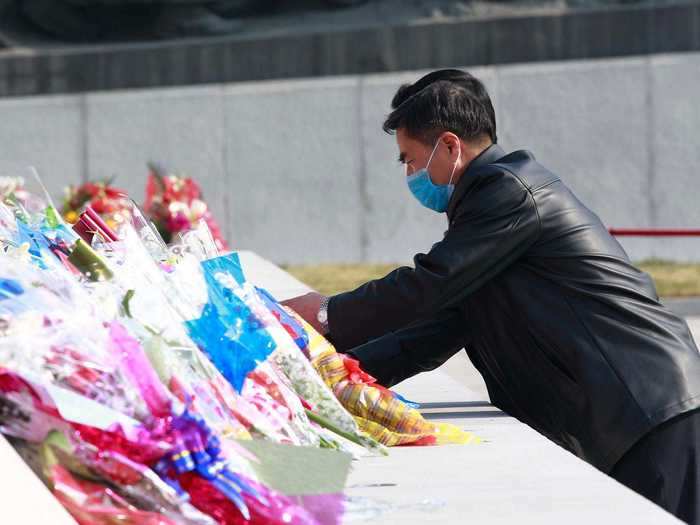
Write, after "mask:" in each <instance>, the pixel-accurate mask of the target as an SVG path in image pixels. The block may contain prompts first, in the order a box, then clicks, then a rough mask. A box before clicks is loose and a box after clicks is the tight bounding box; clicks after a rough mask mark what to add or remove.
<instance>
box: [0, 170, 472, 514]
mask: <svg viewBox="0 0 700 525" xmlns="http://www.w3.org/2000/svg"><path fill="white" fill-rule="evenodd" d="M153 177H154V179H153V181H152V182H153V184H160V183H162V188H161V189H162V191H161V190H157V191H156V190H154V191H153V192H152V195H151V197H152V198H151V199H150V201H149V206H147V207H146V208H147V210H150V212H151V213H155V214H156V216H158V217H161V219H163V220H166V219H167V218H168V217H170V218H172V216H173V215H172V214H173V213H175V215H177V214H178V213H180V212H182V213H183V214H185V216H186V217H187V213H189V212H188V211H186V210H185V209H184V208H180V207H179V205H177V203H183V202H186V203H187V206H189V208H187V210H190V211H192V208H201V205H200V204H198V203H197V202H198V199H199V190H198V188H197V187H196V185H194V183H193V182H191V181H189V179H178V178H170V177H171V176H167V177H164V176H162V175H155V174H154V175H153ZM159 177H160V178H159ZM158 181H160V182H158ZM188 181H189V182H188ZM108 187H109V184H106V185H105V187H104V188H103V189H102V190H103V191H104V193H105V195H106V194H107V188H108ZM18 188H19V186H16V187H14V188H10V189H9V190H8V192H7V193H6V195H5V196H4V200H3V203H0V247H1V248H2V249H1V250H0V252H1V253H0V432H2V433H5V434H8V435H11V436H14V437H16V438H18V439H21V440H23V441H24V442H25V443H26V444H27V446H28V447H33V449H34V450H37V451H38V454H39V456H40V458H41V463H42V467H41V470H42V473H43V476H44V479H45V481H46V483H47V485H48V486H49V487H50V488H51V489H52V490H53V492H54V494H55V495H56V497H57V498H58V499H59V500H60V501H61V502H62V503H63V504H64V505H65V506H66V508H67V509H68V510H69V511H70V512H71V513H72V514H73V515H74V516H75V517H76V519H77V520H78V521H79V522H80V523H105V524H106V523H113V522H115V521H120V522H124V523H153V524H163V525H171V524H200V525H213V524H214V523H219V524H239V523H240V524H251V523H255V524H257V523H261V524H262V523H272V524H276V523H280V524H281V523H292V524H297V525H321V524H323V525H326V524H328V525H336V524H337V523H338V520H339V519H340V517H341V515H342V508H340V507H339V506H337V505H335V504H331V503H332V502H337V497H338V492H339V489H338V486H337V484H334V485H333V486H332V487H331V486H330V485H329V486H326V487H321V488H320V489H318V490H315V491H314V492H313V494H311V493H308V494H306V493H304V487H303V486H302V488H301V489H299V490H300V491H301V492H299V490H296V489H295V490H292V489H290V488H289V487H287V486H285V485H284V484H283V483H280V484H279V488H278V486H277V484H276V480H275V479H270V478H266V479H265V481H263V480H262V476H263V474H264V473H265V472H267V471H266V470H265V468H263V465H265V464H266V462H273V461H274V459H272V458H271V457H267V455H262V454H256V453H255V452H254V450H255V447H254V446H252V444H253V443H256V442H258V443H260V442H264V443H266V444H268V445H270V446H279V445H285V446H284V447H283V448H281V449H280V454H281V455H282V456H283V457H284V456H286V457H290V458H291V457H292V456H295V455H296V453H295V449H300V450H302V449H303V450H304V451H305V452H304V454H308V453H309V452H308V451H309V450H316V451H318V452H319V453H321V452H323V453H330V454H338V455H339V456H338V457H342V458H347V461H340V462H336V463H337V467H336V468H337V469H338V470H337V476H336V478H337V479H341V480H344V479H345V477H346V476H347V472H348V469H349V458H350V457H351V455H357V454H359V453H360V451H362V453H364V451H369V452H371V453H375V454H376V453H380V454H383V453H386V449H385V448H384V445H389V446H392V445H399V444H433V443H444V442H461V443H465V442H469V441H475V440H473V439H472V436H471V435H469V434H468V433H463V432H461V430H459V429H455V428H451V427H448V426H440V425H434V424H430V423H428V422H426V421H425V420H424V419H423V418H422V417H421V416H420V414H419V413H418V412H417V411H416V410H413V409H411V408H410V407H408V406H407V405H405V404H404V403H403V402H402V400H401V399H400V398H399V397H397V396H396V395H395V394H393V393H392V392H390V391H388V390H386V389H383V388H382V387H380V386H379V385H376V383H375V382H374V381H373V379H372V378H371V377H369V376H368V375H367V374H365V373H364V372H363V371H362V370H361V369H360V368H359V366H358V365H357V363H355V362H353V361H352V360H349V359H348V358H346V357H344V356H342V355H340V354H337V353H336V352H335V350H334V349H333V348H332V347H331V346H330V345H329V344H328V342H327V341H325V339H323V338H322V337H321V336H319V335H318V334H316V333H315V332H313V330H312V329H311V328H310V327H309V326H308V325H305V324H304V322H303V321H302V320H301V319H299V318H297V317H296V316H295V314H294V313H293V312H290V311H287V310H285V309H284V308H282V307H281V306H280V305H279V303H277V302H276V301H275V300H274V298H273V297H272V296H271V295H270V294H269V293H267V292H265V291H264V290H260V289H257V288H255V287H254V286H252V285H251V284H250V283H248V282H246V280H245V277H244V275H243V272H242V269H241V267H240V262H239V260H238V257H237V255H236V254H235V253H234V254H226V255H221V254H220V251H219V250H220V247H221V246H222V244H221V243H218V244H217V243H216V242H215V239H216V237H217V236H216V233H215V232H211V231H210V229H209V227H208V223H207V220H206V218H207V213H208V212H207V211H206V207H205V212H204V213H203V214H202V213H195V215H194V216H193V217H196V218H197V221H198V222H196V224H195V223H193V222H192V221H193V220H194V218H193V217H190V218H189V219H188V221H190V222H189V223H188V224H189V226H188V228H187V231H185V229H182V230H178V233H179V235H178V236H177V238H176V239H173V240H175V242H174V243H172V244H171V245H170V246H169V247H168V246H166V244H165V242H164V240H163V239H162V238H160V236H159V235H158V233H157V232H156V231H155V230H154V229H152V228H151V227H150V226H149V225H148V223H147V219H146V218H145V217H144V216H143V215H141V212H140V210H139V208H138V207H136V206H134V205H133V203H132V204H128V203H129V202H131V201H130V200H129V199H128V198H126V197H125V196H124V197H123V199H124V201H125V202H126V203H127V204H125V205H124V209H126V210H127V211H128V213H124V214H121V215H120V220H119V221H117V220H113V221H112V222H111V223H109V222H108V221H107V220H106V219H105V218H104V216H103V215H102V214H101V213H98V212H97V210H95V209H94V208H93V205H92V201H85V202H83V203H82V204H80V205H79V206H78V207H77V208H75V209H76V210H79V211H80V214H79V215H77V217H75V221H74V224H73V225H72V227H68V226H67V225H66V224H64V223H63V222H62V221H61V220H60V219H59V218H58V217H57V216H56V214H55V213H54V212H52V207H51V206H49V205H44V204H41V203H40V200H41V199H38V200H37V199H36V198H34V197H33V196H31V195H19V196H18V195H17V194H16V193H15V190H17V191H19V190H18ZM102 190H101V191H102ZM114 195H116V193H115V194H114ZM120 198H122V197H120ZM76 202H77V201H76ZM199 202H201V201H199ZM74 204H75V203H74ZM76 206H77V204H76ZM101 209H102V210H103V211H104V210H106V209H110V210H113V209H114V208H105V207H103V208H101ZM164 209H165V210H167V211H163V210H164ZM154 210H160V211H154ZM200 211H201V210H200ZM115 213H121V212H115ZM76 214H77V211H76ZM168 214H170V215H168ZM166 222H167V220H166ZM171 226H172V224H171ZM289 445H291V446H289ZM302 447H303V448H302ZM321 448H326V449H330V450H325V451H321V450H320V449H321ZM260 450H262V449H260ZM265 450H268V449H265ZM304 457H306V456H304ZM318 458H319V462H318V464H313V462H308V461H307V462H305V464H304V469H303V470H304V471H309V472H312V471H313V469H314V468H316V469H319V470H323V469H325V468H328V467H327V466H326V465H327V463H328V462H323V461H322V460H321V459H320V458H321V456H318ZM279 463H280V464H281V465H282V467H284V465H285V464H286V462H285V461H284V460H282V461H280V462H279ZM303 475H304V472H299V473H297V474H296V476H295V477H298V478H303ZM302 485H303V484H302ZM290 496H293V497H290ZM326 497H327V499H324V498H326ZM319 498H320V499H319ZM334 498H335V499H334ZM300 502H302V503H303V504H300Z"/></svg>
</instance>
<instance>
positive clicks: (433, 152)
mask: <svg viewBox="0 0 700 525" xmlns="http://www.w3.org/2000/svg"><path fill="white" fill-rule="evenodd" d="M439 145H440V139H437V142H436V143H435V146H433V151H432V153H430V157H428V162H427V164H426V165H425V168H423V169H425V171H426V172H427V173H428V179H430V182H431V183H432V184H435V183H434V182H433V178H432V177H431V176H430V171H429V170H428V166H430V161H431V160H433V156H434V155H435V152H436V151H437V147H438V146H439Z"/></svg>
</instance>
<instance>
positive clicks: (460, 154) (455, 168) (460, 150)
mask: <svg viewBox="0 0 700 525" xmlns="http://www.w3.org/2000/svg"><path fill="white" fill-rule="evenodd" d="M461 158H462V147H461V146H460V148H459V152H458V153H457V160H456V161H455V165H454V166H453V167H452V175H450V182H448V183H447V185H448V186H449V185H450V184H452V179H453V178H454V176H455V171H457V163H458V162H459V161H460V159H461Z"/></svg>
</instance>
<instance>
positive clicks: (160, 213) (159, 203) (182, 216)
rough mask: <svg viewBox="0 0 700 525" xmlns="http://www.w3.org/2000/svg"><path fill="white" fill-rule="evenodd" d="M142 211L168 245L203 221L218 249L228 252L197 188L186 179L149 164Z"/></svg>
mask: <svg viewBox="0 0 700 525" xmlns="http://www.w3.org/2000/svg"><path fill="white" fill-rule="evenodd" d="M144 210H145V212H146V214H147V215H148V216H149V217H150V219H151V220H152V221H153V223H154V224H155V225H156V227H157V228H158V231H159V232H160V234H161V235H162V237H163V239H165V241H166V242H168V243H169V242H171V241H172V240H173V239H174V237H175V236H176V235H178V234H183V233H186V232H187V231H189V230H191V229H193V228H195V227H196V226H197V223H198V222H199V221H200V220H204V221H205V222H206V223H207V225H208V226H209V230H210V231H211V233H212V235H213V238H214V240H215V242H216V245H217V247H218V249H219V250H226V249H228V248H227V246H226V241H225V240H224V238H223V236H222V234H221V230H220V228H219V226H218V224H217V223H216V221H215V220H214V217H213V216H212V214H211V211H210V210H209V208H208V206H207V204H206V203H205V202H204V200H203V196H202V191H201V189H200V188H199V185H198V184H197V183H196V182H195V181H194V180H193V179H191V178H189V177H182V176H178V175H174V174H166V173H165V172H164V170H162V169H161V168H160V167H158V166H156V165H155V164H150V165H149V174H148V181H147V183H146V202H145V203H144Z"/></svg>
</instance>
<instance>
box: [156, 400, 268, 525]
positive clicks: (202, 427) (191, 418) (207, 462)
mask: <svg viewBox="0 0 700 525" xmlns="http://www.w3.org/2000/svg"><path fill="white" fill-rule="evenodd" d="M172 427H173V429H174V430H175V432H176V435H177V437H176V438H175V442H174V445H175V446H174V448H173V450H172V451H171V452H170V453H169V454H168V455H166V456H165V457H163V458H161V459H160V461H158V463H157V464H156V466H155V467H154V470H155V471H156V472H157V473H158V475H159V476H160V477H161V478H162V479H163V480H164V481H165V482H166V483H167V484H168V485H170V486H171V487H172V488H173V489H175V491H177V493H178V494H179V495H180V496H183V497H186V496H187V493H186V492H185V491H184V490H183V488H182V487H181V486H180V484H179V483H178V482H177V480H175V479H173V478H172V477H171V476H170V472H172V471H174V472H176V473H178V474H184V473H186V472H196V473H197V474H199V475H200V476H202V477H203V478H204V479H206V480H208V481H209V482H210V483H211V484H212V485H214V486H215V487H216V488H217V489H218V490H219V491H221V493H223V494H224V495H225V496H226V497H227V498H228V499H229V500H231V502H232V503H233V504H234V505H235V506H236V508H237V509H238V510H239V511H240V513H241V515H242V516H243V517H244V518H245V519H246V520H249V519H250V510H249V509H248V506H247V505H246V503H245V500H244V499H243V494H248V495H250V496H252V497H253V498H255V499H256V500H257V501H258V502H260V503H261V504H262V505H265V506H268V505H269V501H268V500H267V499H266V498H265V497H264V496H263V495H262V494H260V492H259V491H258V490H257V489H256V488H255V487H253V486H251V485H250V484H249V483H247V482H246V481H245V480H243V479H242V478H240V477H239V476H237V475H236V474H234V473H233V472H231V471H230V470H229V468H228V466H227V464H226V460H225V459H223V458H222V457H220V454H221V443H220V442H219V438H218V437H216V435H215V434H214V433H213V432H212V431H211V429H210V428H209V426H208V425H207V424H206V423H205V422H204V420H203V419H202V418H201V417H200V416H198V415H196V414H192V413H191V412H189V410H187V409H185V411H184V412H183V413H182V415H180V416H178V417H175V418H174V419H173V423H172Z"/></svg>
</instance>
